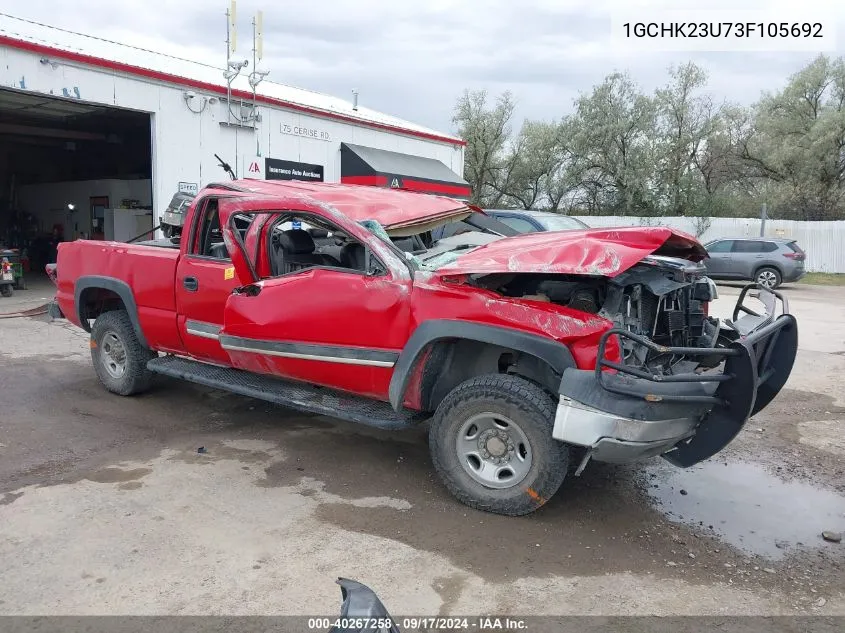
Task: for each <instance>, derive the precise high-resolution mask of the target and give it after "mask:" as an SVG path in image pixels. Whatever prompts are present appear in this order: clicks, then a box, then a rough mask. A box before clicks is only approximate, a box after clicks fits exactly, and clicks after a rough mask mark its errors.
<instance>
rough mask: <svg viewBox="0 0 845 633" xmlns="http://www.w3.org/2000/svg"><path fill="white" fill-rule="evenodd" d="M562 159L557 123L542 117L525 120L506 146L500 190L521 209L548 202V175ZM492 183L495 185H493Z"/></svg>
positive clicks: (551, 173) (555, 169)
mask: <svg viewBox="0 0 845 633" xmlns="http://www.w3.org/2000/svg"><path fill="white" fill-rule="evenodd" d="M562 161H563V155H562V148H561V143H560V126H559V125H557V124H556V123H546V122H543V121H525V123H523V125H522V129H521V130H520V131H519V135H518V136H517V138H516V139H515V141H514V143H513V145H512V146H511V147H510V149H509V156H508V159H507V160H506V161H505V165H506V167H505V171H506V173H503V174H502V178H501V184H500V185H499V186H498V187H497V190H498V191H499V193H501V194H502V196H504V197H505V198H506V199H507V200H508V202H513V203H515V206H519V207H521V208H523V209H533V208H536V207H537V206H538V205H545V204H546V203H547V185H548V180H549V178H550V177H551V176H552V175H553V174H554V173H555V172H556V171H557V170H558V168H559V167H560V165H561V163H562ZM494 186H495V185H494Z"/></svg>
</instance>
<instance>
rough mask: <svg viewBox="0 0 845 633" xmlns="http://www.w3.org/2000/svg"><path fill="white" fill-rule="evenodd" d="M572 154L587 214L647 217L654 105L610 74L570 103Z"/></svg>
mask: <svg viewBox="0 0 845 633" xmlns="http://www.w3.org/2000/svg"><path fill="white" fill-rule="evenodd" d="M575 110H576V114H575V119H574V126H573V128H574V129H573V132H574V136H573V139H572V142H573V144H572V148H573V152H575V154H576V155H577V156H578V158H579V159H580V160H581V161H582V163H581V164H582V168H583V171H582V178H581V184H582V187H583V188H584V189H585V198H586V201H587V204H588V206H589V207H590V211H591V212H593V213H595V212H611V213H620V214H626V215H636V214H643V213H645V214H649V215H650V214H651V213H652V210H653V204H652V201H651V195H650V183H649V181H650V177H651V173H652V170H651V165H652V164H653V161H652V158H653V146H652V140H651V139H652V136H653V132H654V114H655V112H654V102H653V100H652V99H650V98H649V97H647V96H645V95H643V94H642V93H641V92H640V91H639V89H638V87H637V86H636V85H635V84H634V82H633V80H632V79H631V78H630V76H629V75H627V74H622V73H613V74H611V75H608V76H607V77H606V78H605V80H604V82H603V83H602V84H600V85H599V86H596V87H595V88H594V89H593V91H592V93H591V94H589V95H584V96H581V97H580V98H578V99H577V100H576V102H575Z"/></svg>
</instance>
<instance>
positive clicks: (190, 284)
mask: <svg viewBox="0 0 845 633" xmlns="http://www.w3.org/2000/svg"><path fill="white" fill-rule="evenodd" d="M182 283H183V284H184V285H185V289H186V290H189V291H190V292H196V290H197V289H198V288H199V287H200V284H199V282H198V281H197V278H196V277H185V278H184V279H183V280H182Z"/></svg>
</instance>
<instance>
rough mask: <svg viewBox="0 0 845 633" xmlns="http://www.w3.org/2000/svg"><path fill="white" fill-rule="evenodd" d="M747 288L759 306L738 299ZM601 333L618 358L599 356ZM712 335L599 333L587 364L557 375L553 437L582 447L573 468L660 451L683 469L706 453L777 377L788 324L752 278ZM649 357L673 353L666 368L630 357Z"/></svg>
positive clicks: (788, 359)
mask: <svg viewBox="0 0 845 633" xmlns="http://www.w3.org/2000/svg"><path fill="white" fill-rule="evenodd" d="M752 289H757V290H759V298H760V300H761V302H762V303H763V304H764V306H765V312H764V313H757V312H755V311H752V310H751V309H750V308H748V307H747V306H746V305H745V303H744V302H745V299H746V297H747V295H748V292H749V291H750V290H752ZM778 305H780V306H781V309H780V310H778V309H777V307H778ZM740 314H743V316H742V317H741V318H740ZM708 336H709V335H708ZM611 337H618V339H619V340H620V342H621V346H622V347H623V348H625V349H627V350H629V356H628V359H627V362H624V361H623V362H616V361H611V360H608V358H607V355H606V348H607V344H608V341H609V340H611ZM712 340H713V344H712V345H709V346H684V347H678V346H667V345H661V344H659V343H656V342H655V341H654V340H653V339H652V338H649V337H648V336H643V335H639V334H634V333H632V332H631V331H630V329H628V328H625V327H616V328H613V329H611V330H609V331H608V332H606V333H605V334H604V335H603V337H602V339H601V342H600V344H599V350H598V359H599V360H598V362H597V363H596V368H595V370H578V369H567V370H566V371H565V372H564V375H563V378H562V381H561V386H560V399H559V404H558V408H557V414H556V417H555V424H554V430H553V436H554V437H555V439H558V440H560V441H562V442H566V443H569V444H573V445H576V446H581V447H584V448H585V449H587V450H586V453H585V458H584V461H583V463H582V466H583V465H586V463H587V460H589V459H594V460H596V461H603V462H616V463H619V462H631V461H637V460H640V459H643V458H647V457H652V456H655V455H662V456H663V457H664V458H665V459H667V460H668V461H669V462H671V463H672V464H674V465H676V466H679V467H689V466H692V465H694V464H696V463H698V462H700V461H702V460H705V459H707V458H709V457H712V456H713V455H715V454H716V453H718V452H719V451H721V450H722V449H723V448H724V447H725V446H727V445H728V444H729V443H730V442H731V441H732V440H733V439H734V438H735V437H736V436H737V434H738V433H739V432H740V431H741V430H742V428H743V426H744V425H745V423H746V422H747V420H748V419H749V418H750V417H751V416H753V415H755V414H756V413H757V412H759V411H761V410H762V409H763V408H765V407H766V406H767V405H768V404H769V403H770V402H771V401H772V400H773V399H774V397H775V396H776V395H777V394H778V393H779V392H780V390H781V389H782V388H783V386H784V385H785V384H786V381H787V379H788V378H789V375H790V373H791V371H792V367H793V364H794V361H795V355H796V353H797V349H798V327H797V322H796V320H795V317H794V316H792V315H791V314H789V308H788V304H787V302H786V300H785V299H784V298H783V296H782V295H780V294H779V293H777V292H773V291H768V290H765V289H761V288H758V287H756V286H755V285H753V284H752V285H749V286H747V287H745V288H744V289H743V290H742V292H741V294H740V297H739V299H738V301H737V304H736V307H735V309H734V314H733V319H731V320H729V321H726V322H725V323H723V324H722V325H720V326H719V328H718V330H717V332H716V333H715V335H714V336H713V338H712ZM658 355H661V356H664V357H668V358H673V359H677V360H676V361H675V362H674V363H673V364H672V366H671V367H668V368H667V367H665V366H663V367H658V366H655V365H653V364H652V365H651V366H649V365H648V364H646V363H639V362H632V359H634V360H635V361H636V359H643V358H648V357H654V356H658Z"/></svg>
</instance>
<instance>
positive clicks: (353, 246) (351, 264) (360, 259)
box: [340, 242, 367, 272]
mask: <svg viewBox="0 0 845 633" xmlns="http://www.w3.org/2000/svg"><path fill="white" fill-rule="evenodd" d="M340 265H341V266H343V267H344V268H351V269H352V270H360V271H361V272H366V271H365V268H366V265H367V264H366V258H365V257H364V246H363V245H362V244H359V243H358V242H348V243H346V244H344V245H343V248H341V249H340Z"/></svg>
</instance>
